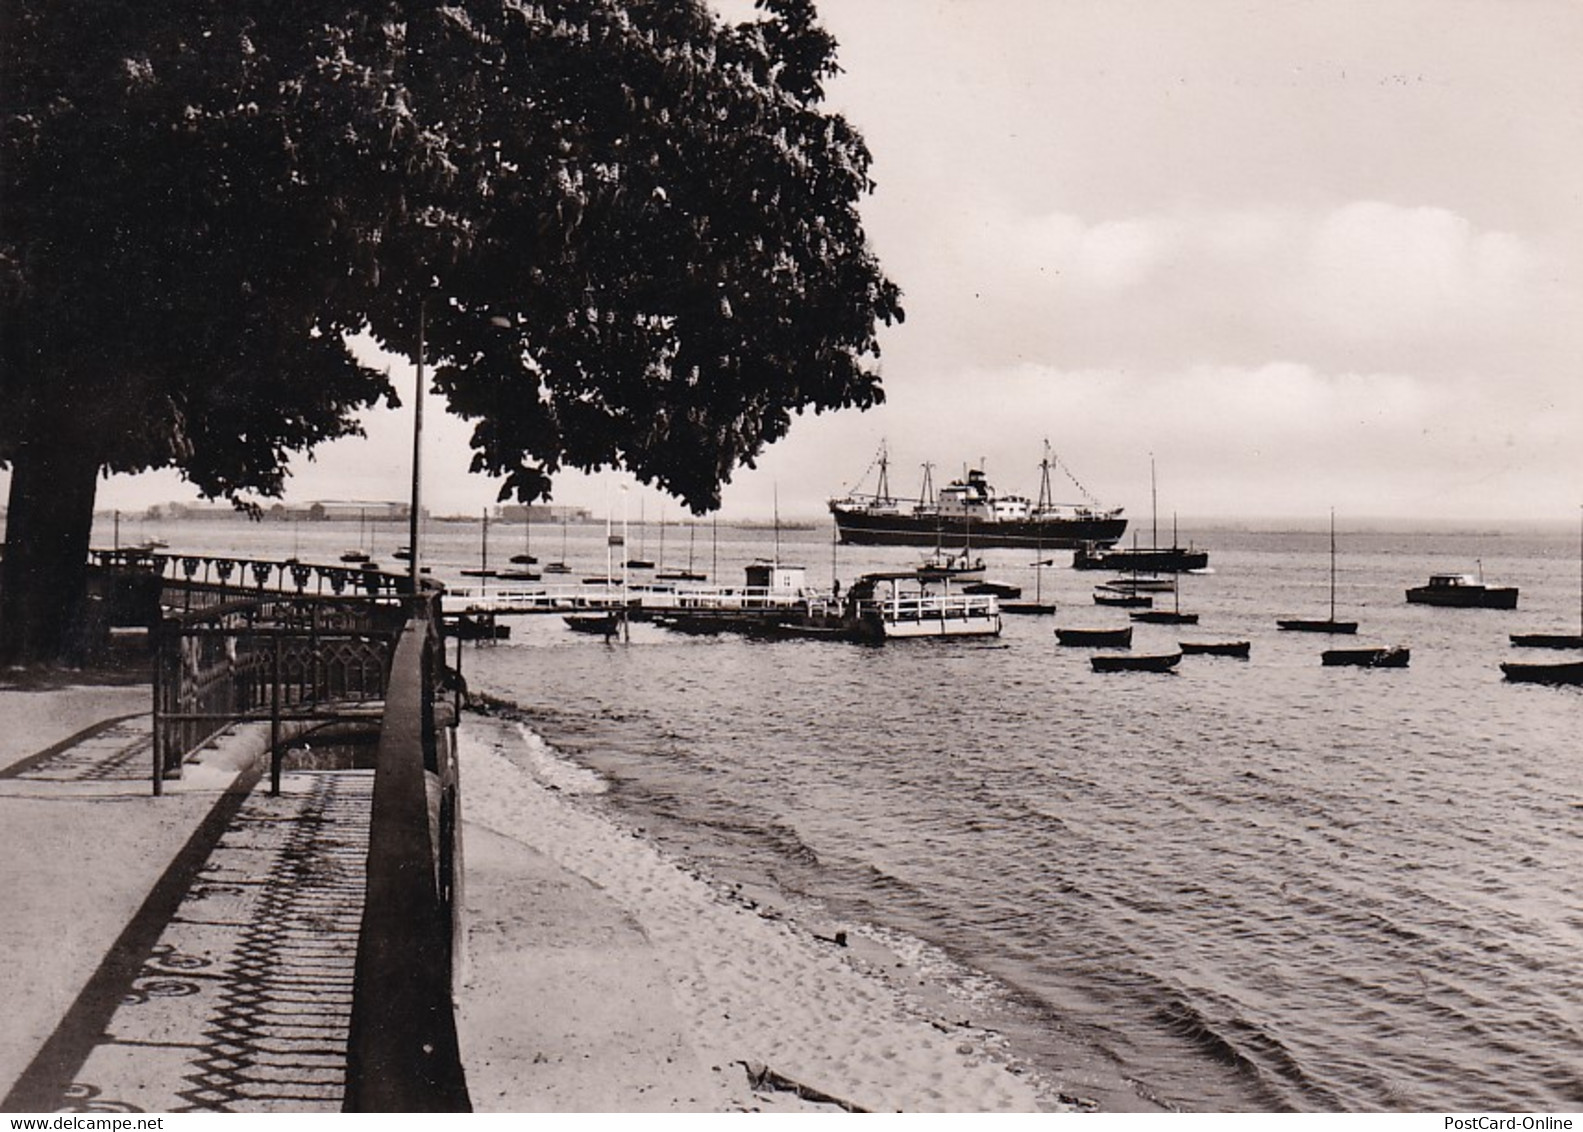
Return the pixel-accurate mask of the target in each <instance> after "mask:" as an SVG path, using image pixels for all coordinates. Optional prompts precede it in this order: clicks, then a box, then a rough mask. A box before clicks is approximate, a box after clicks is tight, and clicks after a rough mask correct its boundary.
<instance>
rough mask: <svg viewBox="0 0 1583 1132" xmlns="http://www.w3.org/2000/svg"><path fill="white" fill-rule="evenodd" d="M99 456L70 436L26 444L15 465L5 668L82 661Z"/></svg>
mask: <svg viewBox="0 0 1583 1132" xmlns="http://www.w3.org/2000/svg"><path fill="white" fill-rule="evenodd" d="M98 481H99V458H98V456H97V454H95V453H94V452H92V451H90V450H89V449H88V448H87V447H86V446H85V445H80V444H77V443H74V442H73V441H72V440H71V439H70V438H69V437H68V436H66V435H57V436H55V437H51V438H49V439H47V440H45V441H43V442H39V441H33V442H31V443H27V444H24V445H22V446H21V448H20V449H19V451H18V452H17V454H16V458H15V459H14V460H13V461H12V463H11V500H10V505H9V510H8V512H7V516H6V535H5V561H4V563H3V564H0V565H3V573H0V663H3V664H6V665H18V664H56V663H61V662H69V661H73V660H76V659H79V658H78V656H77V655H75V654H76V653H78V652H79V651H80V646H81V644H82V642H80V641H74V640H73V629H74V628H75V627H76V626H77V624H78V620H79V616H80V614H81V612H82V609H83V603H84V598H85V596H86V593H85V591H86V587H87V575H88V541H89V538H90V536H91V535H92V531H93V502H94V496H95V494H96V492H97V491H98V487H99V482H98Z"/></svg>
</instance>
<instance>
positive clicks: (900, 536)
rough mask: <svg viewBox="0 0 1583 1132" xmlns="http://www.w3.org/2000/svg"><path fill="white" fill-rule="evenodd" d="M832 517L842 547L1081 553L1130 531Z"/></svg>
mask: <svg viewBox="0 0 1583 1132" xmlns="http://www.w3.org/2000/svg"><path fill="white" fill-rule="evenodd" d="M831 512H832V513H833V514H834V515H835V525H836V530H837V531H838V532H840V536H841V541H842V542H843V543H845V544H846V545H848V546H938V547H941V548H944V549H948V550H949V549H955V548H957V547H971V548H973V549H974V550H978V549H981V548H983V547H1016V548H1019V549H1028V550H1076V549H1077V548H1079V547H1082V546H1086V545H1090V544H1092V545H1095V546H1112V545H1114V544H1115V543H1116V541H1117V540H1118V539H1120V538H1121V536H1122V535H1123V534H1124V533H1125V532H1126V530H1127V520H1126V519H1122V518H1110V517H1105V516H1094V517H1092V518H1081V517H1075V516H1074V517H1066V516H1062V517H1058V518H1048V519H1005V520H1000V521H997V522H987V521H985V520H983V519H976V520H975V519H967V518H957V517H953V516H946V515H898V514H884V513H878V514H873V513H868V512H863V511H849V510H846V509H844V508H836V507H833V508H831Z"/></svg>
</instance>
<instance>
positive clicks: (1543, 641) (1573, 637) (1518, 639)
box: [1511, 508, 1583, 649]
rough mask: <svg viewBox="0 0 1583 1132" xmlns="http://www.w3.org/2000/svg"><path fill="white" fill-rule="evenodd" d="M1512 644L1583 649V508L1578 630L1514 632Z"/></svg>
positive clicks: (1581, 513) (1580, 516)
mask: <svg viewBox="0 0 1583 1132" xmlns="http://www.w3.org/2000/svg"><path fill="white" fill-rule="evenodd" d="M1511 641H1512V644H1514V645H1516V646H1518V647H1519V648H1527V649H1583V508H1579V510H1578V631H1577V632H1576V633H1513V634H1511Z"/></svg>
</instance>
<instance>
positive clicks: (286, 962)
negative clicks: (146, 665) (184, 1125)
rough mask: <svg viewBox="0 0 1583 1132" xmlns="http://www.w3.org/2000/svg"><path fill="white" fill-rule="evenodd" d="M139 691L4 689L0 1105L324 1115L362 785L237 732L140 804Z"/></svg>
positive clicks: (339, 1021)
mask: <svg viewBox="0 0 1583 1132" xmlns="http://www.w3.org/2000/svg"><path fill="white" fill-rule="evenodd" d="M149 696H150V693H149V689H148V687H147V686H143V687H141V688H136V687H133V688H98V687H96V688H64V689H50V690H47V691H18V690H14V689H5V690H0V720H4V721H5V723H6V726H4V727H0V831H3V832H0V837H3V838H4V845H5V847H6V850H7V852H5V853H4V854H3V855H0V892H3V893H4V911H3V914H0V955H3V957H4V962H0V1002H5V1003H6V1006H7V1011H6V1018H5V1020H4V1022H3V1023H0V1096H3V1098H4V1099H3V1100H0V1108H3V1109H4V1110H5V1111H11V1112H40V1111H59V1110H72V1109H93V1110H98V1111H104V1110H110V1109H120V1110H127V1111H131V1110H148V1111H164V1112H176V1111H233V1110H248V1109H290V1110H292V1111H338V1110H339V1108H340V1103H341V1082H342V1079H343V1077H344V1048H345V1032H346V1025H347V1020H348V1017H349V1015H350V1010H351V983H352V965H353V960H354V957H355V953H356V940H357V927H358V922H359V918H360V916H361V910H362V899H363V868H364V860H365V858H366V855H367V836H368V814H369V792H370V790H371V789H372V774H371V772H367V771H307V772H292V773H288V774H287V775H286V776H285V778H284V780H283V783H282V792H281V796H280V797H279V798H271V797H269V795H268V793H267V790H265V789H255V787H256V786H257V785H258V782H259V779H260V775H261V771H262V770H263V767H264V763H265V760H264V759H263V757H262V756H263V753H264V749H265V745H266V740H267V725H250V726H248V727H244V728H240V729H238V730H237V731H236V732H235V733H233V734H231V735H229V736H227V737H226V738H224V739H223V740H221V741H220V742H219V743H218V744H217V745H215V746H214V747H213V748H212V749H209V750H206V751H204V752H203V753H202V754H201V755H200V756H199V757H198V759H197V760H195V761H193V762H190V763H189V764H188V765H187V767H186V770H185V773H184V777H183V778H182V779H181V780H180V781H178V782H169V783H167V784H166V794H165V796H164V797H161V798H154V797H153V796H152V792H151V789H150V784H149V773H150V754H151V752H150V738H151V737H150V734H149V722H148V716H147V714H146V712H147V709H148V704H149ZM140 712H141V713H145V714H139V713H140Z"/></svg>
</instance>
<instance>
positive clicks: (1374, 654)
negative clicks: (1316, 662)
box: [1320, 645, 1412, 668]
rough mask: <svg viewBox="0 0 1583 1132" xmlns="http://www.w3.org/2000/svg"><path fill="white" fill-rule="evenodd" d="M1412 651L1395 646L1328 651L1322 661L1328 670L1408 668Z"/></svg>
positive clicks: (1323, 655)
mask: <svg viewBox="0 0 1583 1132" xmlns="http://www.w3.org/2000/svg"><path fill="white" fill-rule="evenodd" d="M1411 656H1412V653H1411V651H1410V650H1408V649H1405V648H1402V647H1401V646H1400V645H1394V646H1390V647H1383V648H1363V649H1327V650H1326V651H1325V652H1324V653H1323V654H1322V655H1321V656H1320V661H1321V663H1323V664H1324V665H1325V666H1326V667H1328V668H1336V667H1340V666H1342V665H1351V666H1352V667H1354V668H1406V667H1407V661H1408V660H1409V659H1410V658H1411Z"/></svg>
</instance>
